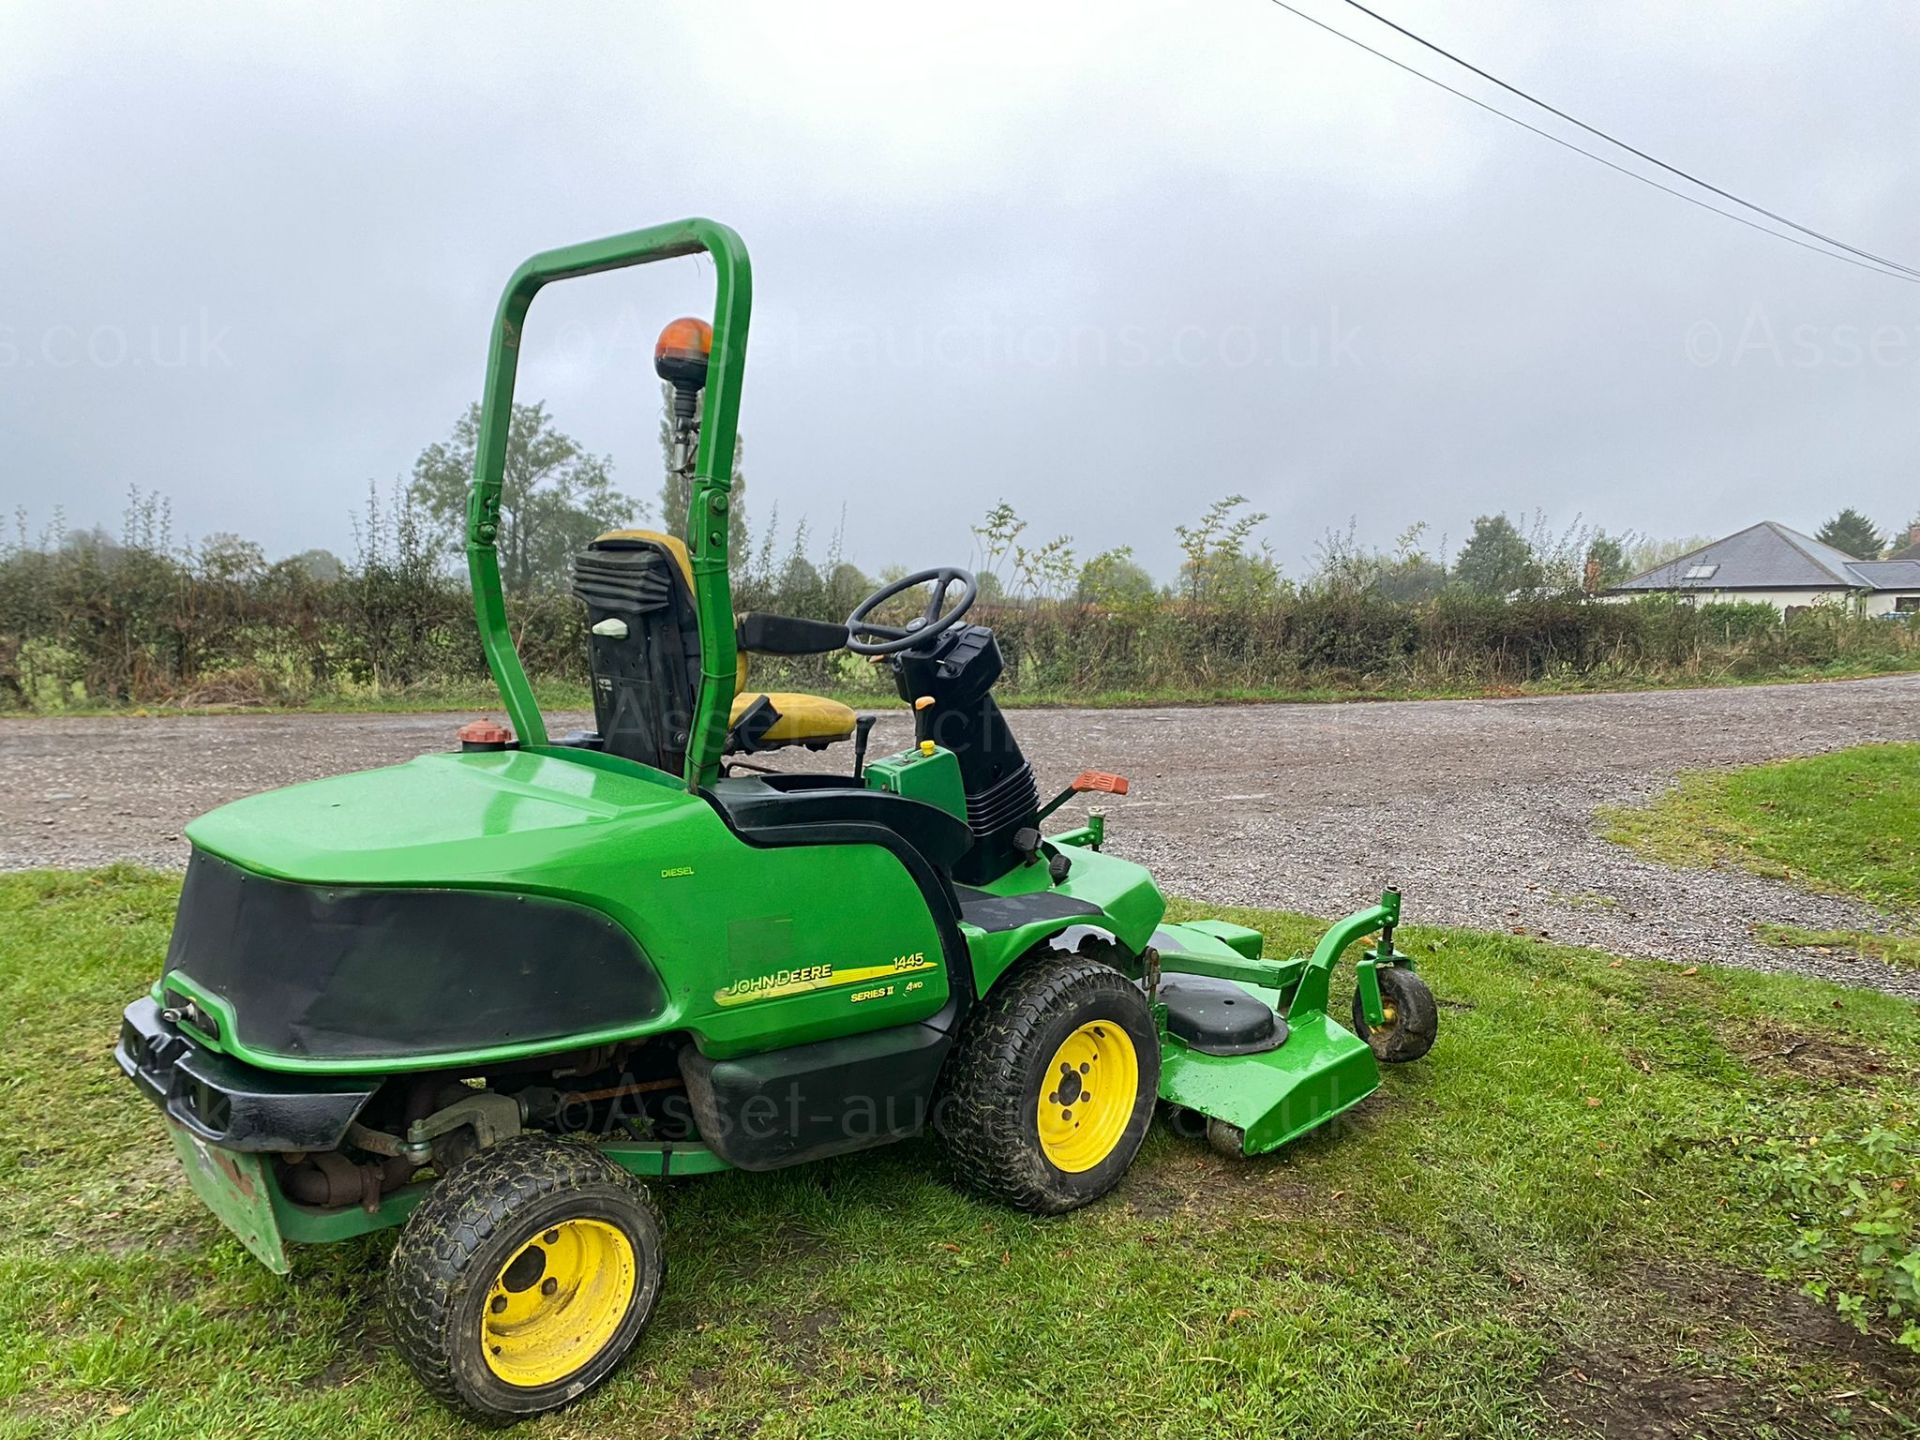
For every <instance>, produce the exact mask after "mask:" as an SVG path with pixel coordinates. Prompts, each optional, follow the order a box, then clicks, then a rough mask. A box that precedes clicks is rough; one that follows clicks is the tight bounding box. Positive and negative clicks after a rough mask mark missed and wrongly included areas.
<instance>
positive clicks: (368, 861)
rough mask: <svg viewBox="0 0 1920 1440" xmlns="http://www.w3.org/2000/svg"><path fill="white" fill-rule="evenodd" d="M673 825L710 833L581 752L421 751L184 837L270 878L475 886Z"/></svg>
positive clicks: (243, 808) (643, 774)
mask: <svg viewBox="0 0 1920 1440" xmlns="http://www.w3.org/2000/svg"><path fill="white" fill-rule="evenodd" d="M616 767H617V768H616ZM676 821H677V822H680V823H691V824H695V825H701V824H702V823H703V822H704V823H705V824H710V825H715V826H717V825H718V824H719V821H718V819H717V817H715V816H714V815H713V812H712V810H711V809H710V808H709V807H708V806H707V805H706V804H705V803H704V802H703V801H701V800H699V799H698V798H697V797H695V796H692V795H689V794H688V793H687V791H686V789H685V788H684V787H683V786H682V785H681V784H680V783H679V782H678V781H677V780H674V779H673V778H672V777H670V776H667V775H664V774H660V775H657V776H656V775H655V774H654V773H653V772H650V771H642V770H640V769H639V768H638V767H634V766H628V765H625V764H624V763H622V762H619V761H607V760H605V759H604V757H602V756H599V755H596V754H593V753H591V752H586V751H577V752H565V751H563V752H560V753H558V754H556V753H552V752H537V751H517V750H507V751H482V752H475V753H470V754H440V755H423V756H421V757H420V758H419V759H417V760H411V761H408V762H407V763H405V764H402V765H393V766H388V767H387V768H385V769H380V770H364V771H360V772H357V773H355V774H351V775H338V776H335V777H333V778H331V779H327V780H315V781H311V782H309V783H307V784H304V785H291V786H288V787H287V788H286V789H284V790H269V791H267V792H265V793H264V794H260V795H251V796H248V797H247V798H246V799H244V800H236V801H234V802H233V803H232V804H230V805H223V806H221V807H220V808H219V809H217V810H212V811H209V812H208V813H207V814H205V815H203V816H201V817H200V818H199V819H198V820H195V821H194V822H193V823H192V824H190V825H189V826H188V827H187V831H186V834H187V838H188V839H189V840H190V841H192V842H193V845H194V847H195V848H196V849H198V850H204V851H207V852H210V853H211V854H214V855H218V856H220V857H221V858H223V859H225V860H229V861H231V862H233V863H234V864H236V865H239V866H241V867H243V868H245V869H247V870H250V871H253V872H254V873H256V874H259V875H266V876H271V877H274V878H277V879H284V880H299V881H305V882H308V883H313V884H336V885H435V886H443V885H457V886H479V887H487V886H500V885H517V884H520V883H522V882H524V881H525V880H526V879H527V878H529V877H530V876H533V875H536V874H539V875H546V876H551V875H552V873H553V871H554V867H556V866H557V867H559V868H560V869H562V870H564V869H565V868H566V867H567V862H568V861H569V860H576V859H578V858H580V857H581V856H582V855H583V854H584V853H586V852H589V851H591V852H597V853H599V854H601V855H604V847H605V846H606V845H607V844H608V843H609V842H611V841H614V840H615V839H616V838H617V837H621V836H631V834H632V832H634V831H635V830H638V829H643V828H648V827H649V826H651V825H657V824H662V823H665V824H667V825H669V826H671V825H673V824H674V823H675V822H676ZM533 888H536V889H544V888H547V887H546V886H545V885H536V886H534V887H533Z"/></svg>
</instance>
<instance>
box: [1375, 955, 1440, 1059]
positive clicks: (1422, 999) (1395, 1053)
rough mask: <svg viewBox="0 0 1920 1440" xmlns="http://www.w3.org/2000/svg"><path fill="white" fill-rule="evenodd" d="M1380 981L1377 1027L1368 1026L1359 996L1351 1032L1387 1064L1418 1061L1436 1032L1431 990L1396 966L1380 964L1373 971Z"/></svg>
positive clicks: (1437, 1024)
mask: <svg viewBox="0 0 1920 1440" xmlns="http://www.w3.org/2000/svg"><path fill="white" fill-rule="evenodd" d="M1374 973H1375V974H1376V975H1377V976H1378V978H1379V981H1380V1009H1381V1011H1382V1012H1383V1014H1382V1019H1381V1022H1380V1024H1378V1025H1368V1024H1367V1017H1366V1014H1365V1012H1364V1010H1363V1008H1362V1006H1361V1004H1360V997H1359V996H1358V995H1357V994H1356V995H1355V996H1354V997H1353V1033H1354V1034H1356V1035H1358V1036H1359V1037H1360V1038H1361V1039H1362V1040H1364V1041H1366V1042H1367V1044H1368V1045H1370V1046H1371V1047H1373V1053H1374V1054H1375V1056H1377V1057H1378V1058H1379V1059H1381V1060H1384V1061H1386V1062H1387V1063H1388V1064H1390V1065H1398V1064H1401V1063H1403V1062H1405V1061H1408V1060H1418V1059H1419V1058H1420V1057H1421V1056H1422V1055H1424V1054H1426V1053H1427V1051H1429V1050H1431V1049H1432V1048H1433V1041H1434V1037H1435V1036H1436V1035H1438V1034H1439V1033H1440V1007H1439V1006H1438V1005H1436V1004H1434V1001H1433V991H1431V990H1429V989H1428V988H1427V982H1426V981H1424V980H1422V979H1421V978H1420V977H1419V976H1418V975H1416V974H1414V973H1413V971H1411V970H1408V969H1406V968H1405V967H1403V966H1399V965H1383V966H1381V967H1380V968H1379V969H1378V970H1377V971H1375V972H1374Z"/></svg>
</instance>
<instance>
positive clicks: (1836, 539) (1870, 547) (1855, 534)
mask: <svg viewBox="0 0 1920 1440" xmlns="http://www.w3.org/2000/svg"><path fill="white" fill-rule="evenodd" d="M1813 538H1814V539H1816V540H1818V541H1819V542H1820V543H1821V544H1822V545H1831V546H1833V548H1834V549H1836V550H1839V551H1842V552H1844V553H1845V554H1848V555H1851V556H1852V557H1853V558H1854V559H1856V560H1878V559H1879V558H1880V552H1881V551H1882V550H1884V549H1885V548H1886V543H1887V542H1886V541H1885V540H1884V539H1883V538H1882V537H1881V534H1880V532H1879V531H1878V530H1877V529H1875V528H1874V524H1873V522H1872V521H1871V520H1869V519H1867V517H1866V516H1864V515H1862V514H1861V513H1860V512H1859V511H1858V510H1856V509H1854V508H1853V507H1852V506H1851V505H1849V506H1848V507H1847V508H1846V509H1844V510H1842V511H1841V512H1840V513H1839V514H1838V515H1836V516H1834V517H1833V518H1832V519H1831V520H1829V521H1827V523H1826V524H1824V525H1822V526H1821V527H1820V529H1819V532H1818V533H1817V534H1815V535H1814V537H1813Z"/></svg>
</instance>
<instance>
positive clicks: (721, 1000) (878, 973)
mask: <svg viewBox="0 0 1920 1440" xmlns="http://www.w3.org/2000/svg"><path fill="white" fill-rule="evenodd" d="M933 968H934V962H933V961H931V960H929V959H927V957H926V956H925V955H924V954H921V953H920V952H918V951H916V952H914V953H913V954H911V955H901V956H898V957H896V958H895V959H893V960H890V961H888V962H887V963H886V964H885V965H862V966H859V967H858V968H856V969H852V970H840V969H836V968H835V967H834V966H832V965H804V966H801V967H800V968H798V969H795V970H776V971H774V972H773V973H772V974H771V975H756V976H754V977H753V978H752V979H749V980H736V981H734V982H733V984H731V985H728V986H726V987H725V988H723V989H720V990H716V991H714V992H713V998H714V1002H715V1003H716V1004H719V1005H744V1004H745V1003H746V1002H747V1001H749V1000H777V999H779V998H781V997H782V996H786V995H805V994H808V993H809V992H811V991H815V990H834V989H838V988H839V987H840V986H842V985H859V984H861V983H863V982H865V981H868V980H886V979H891V978H892V977H893V976H895V975H911V974H913V973H915V972H916V971H920V970H931V969H933Z"/></svg>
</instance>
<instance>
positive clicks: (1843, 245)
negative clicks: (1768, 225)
mask: <svg viewBox="0 0 1920 1440" xmlns="http://www.w3.org/2000/svg"><path fill="white" fill-rule="evenodd" d="M1345 3H1346V4H1348V5H1350V6H1352V7H1353V8H1354V9H1355V10H1358V11H1359V12H1360V13H1361V14H1362V15H1369V16H1371V17H1372V18H1374V19H1375V20H1378V21H1379V22H1380V23H1381V24H1382V25H1385V26H1386V27H1387V28H1388V29H1389V30H1396V31H1398V32H1399V33H1400V34H1402V35H1404V36H1406V37H1407V39H1409V40H1411V41H1413V42H1414V44H1416V45H1423V46H1425V47H1426V48H1427V49H1429V50H1431V51H1433V53H1434V54H1436V55H1442V56H1445V57H1446V58H1447V59H1449V60H1451V61H1453V63H1454V64H1456V65H1458V66H1460V67H1462V68H1463V69H1467V70H1471V71H1472V72H1473V73H1474V74H1476V75H1478V76H1479V77H1480V78H1481V79H1482V80H1487V81H1491V82H1492V83H1493V84H1495V85H1498V86H1499V87H1500V88H1501V89H1502V90H1505V91H1506V92H1507V93H1508V94H1509V95H1517V96H1519V97H1520V98H1521V99H1522V100H1525V101H1526V102H1527V103H1528V104H1530V105H1537V106H1539V107H1540V108H1541V109H1542V110H1545V111H1546V112H1547V113H1548V114H1550V115H1557V116H1559V117H1560V118H1561V119H1562V120H1565V121H1566V122H1567V123H1568V124H1570V125H1578V126H1579V127H1580V128H1581V129H1582V130H1584V131H1586V132H1587V133H1588V134H1589V135H1594V136H1598V137H1599V138H1600V139H1602V140H1605V141H1606V142H1607V143H1608V144H1609V145H1617V146H1619V147H1620V148H1621V149H1622V150H1625V151H1626V152H1627V153H1628V154H1630V155H1637V156H1639V157H1640V158H1641V159H1642V160H1645V161H1647V162H1648V163H1649V164H1652V165H1658V166H1659V167H1660V168H1661V169H1662V170H1664V171H1666V172H1667V173H1668V174H1669V175H1677V176H1679V177H1680V178H1681V179H1682V180H1685V181H1688V182H1689V183H1691V184H1694V185H1698V186H1699V187H1700V188H1701V189H1702V190H1711V191H1712V192H1713V193H1714V194H1715V195H1718V196H1719V197H1720V198H1721V199H1723V200H1731V201H1733V203H1734V204H1736V205H1740V206H1744V207H1745V208H1746V209H1748V210H1752V211H1755V212H1756V213H1758V214H1761V215H1764V216H1766V217H1767V218H1768V219H1769V220H1778V221H1779V222H1780V223H1781V224H1782V225H1785V226H1788V227H1789V228H1791V229H1794V230H1798V231H1799V232H1800V233H1801V234H1802V235H1809V236H1812V237H1813V238H1814V239H1815V240H1824V241H1825V242H1826V243H1827V244H1829V245H1832V246H1834V247H1835V248H1837V249H1840V250H1845V251H1847V252H1849V253H1850V254H1854V255H1858V256H1859V257H1860V258H1861V259H1863V260H1872V261H1874V262H1876V263H1877V264H1881V265H1885V266H1888V267H1889V268H1891V269H1894V270H1904V271H1905V272H1906V273H1907V274H1909V275H1915V276H1920V270H1916V269H1915V268H1914V267H1913V266H1911V265H1903V264H1902V263H1901V262H1900V261H1898V260H1889V259H1888V258H1887V257H1886V256H1884V255H1876V254H1874V253H1873V252H1872V251H1871V250H1862V249H1861V248H1860V247H1859V246H1857V245H1849V244H1848V243H1847V242H1846V241H1844V240H1838V239H1835V238H1834V237H1833V236H1831V235H1828V234H1825V233H1824V232H1822V231H1819V230H1814V229H1811V228H1809V227H1808V226H1805V225H1802V224H1801V223H1800V222H1799V221H1797V220H1790V219H1788V218H1787V217H1786V216H1785V215H1782V214H1780V213H1778V212H1777V211H1773V210H1769V209H1767V207H1766V206H1764V205H1756V204H1754V203H1753V201H1751V200H1747V199H1744V198H1742V197H1741V196H1739V195H1735V194H1734V193H1733V192H1732V191H1731V190H1722V189H1721V188H1720V187H1719V186H1718V185H1715V184H1714V183H1713V182H1712V181H1710V180H1702V179H1701V178H1700V177H1699V176H1698V175H1695V174H1693V173H1691V172H1690V171H1686V170H1682V169H1681V168H1680V167H1679V166H1677V165H1669V164H1668V163H1667V162H1666V161H1664V160H1662V159H1661V158H1660V157H1659V156H1657V155H1649V154H1648V153H1647V152H1646V151H1644V150H1641V149H1639V148H1637V147H1636V146H1633V145H1629V144H1628V143H1627V142H1626V141H1624V140H1622V139H1620V138H1618V137H1617V136H1614V135H1609V134H1608V133H1607V132H1606V131H1604V130H1601V129H1598V128H1597V127H1595V126H1592V125H1589V124H1587V122H1586V121H1584V120H1582V119H1580V117H1579V116H1577V115H1569V114H1568V113H1567V112H1566V111H1564V110H1561V109H1559V108H1558V107H1556V106H1553V105H1549V104H1548V103H1547V102H1546V101H1544V100H1542V99H1541V98H1540V97H1539V96H1537V95H1530V94H1528V93H1527V92H1526V91H1525V90H1522V89H1521V88H1520V87H1519V86H1517V85H1509V84H1508V83H1507V82H1506V81H1505V80H1502V79H1501V78H1500V77H1499V76H1498V75H1494V74H1491V73H1489V72H1488V71H1485V70H1482V69H1481V68H1480V67H1479V66H1478V65H1475V64H1474V63H1473V62H1472V61H1471V60H1466V59H1463V58H1462V57H1460V56H1458V55H1456V54H1454V53H1453V52H1452V51H1451V50H1448V49H1446V48H1444V47H1443V46H1440V45H1436V44H1434V43H1433V41H1431V40H1429V39H1427V38H1426V37H1425V36H1422V35H1416V34H1414V33H1413V31H1411V30H1409V29H1407V27H1406V26H1404V25H1401V24H1399V23H1397V22H1396V21H1393V20H1389V19H1388V18H1387V17H1386V16H1385V15H1382V14H1381V13H1380V12H1379V11H1378V10H1369V9H1368V8H1367V7H1366V6H1365V5H1362V4H1361V3H1360V0H1345Z"/></svg>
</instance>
